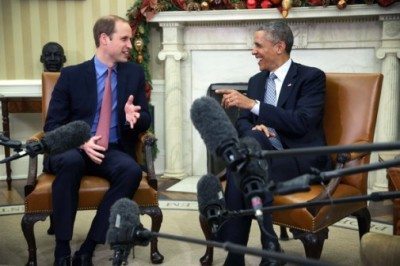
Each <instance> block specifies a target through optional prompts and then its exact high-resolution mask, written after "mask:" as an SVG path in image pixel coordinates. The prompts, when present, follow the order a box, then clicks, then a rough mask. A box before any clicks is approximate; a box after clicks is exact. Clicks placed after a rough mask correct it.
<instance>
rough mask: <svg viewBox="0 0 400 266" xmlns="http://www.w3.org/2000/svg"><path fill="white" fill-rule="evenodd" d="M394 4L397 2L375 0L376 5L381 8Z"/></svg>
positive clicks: (393, 0)
mask: <svg viewBox="0 0 400 266" xmlns="http://www.w3.org/2000/svg"><path fill="white" fill-rule="evenodd" d="M395 2H397V0H377V3H378V5H380V6H381V7H388V6H390V5H391V4H394V3H395Z"/></svg>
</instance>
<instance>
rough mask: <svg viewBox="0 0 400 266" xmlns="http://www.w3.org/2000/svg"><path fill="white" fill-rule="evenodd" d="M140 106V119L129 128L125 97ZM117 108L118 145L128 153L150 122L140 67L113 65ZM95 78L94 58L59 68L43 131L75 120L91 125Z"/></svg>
mask: <svg viewBox="0 0 400 266" xmlns="http://www.w3.org/2000/svg"><path fill="white" fill-rule="evenodd" d="M129 95H133V96H134V104H135V105H140V106H141V111H140V118H139V120H138V121H137V123H136V124H135V126H134V129H130V127H129V125H127V124H126V120H125V111H124V106H125V103H126V101H127V99H128V97H129ZM117 98H118V103H117V110H118V137H119V141H120V144H121V146H122V147H124V149H125V151H126V152H127V153H129V154H131V155H132V154H133V152H134V145H133V143H134V140H135V139H136V138H137V136H138V134H139V133H140V132H143V131H145V130H147V129H148V128H149V126H150V123H151V117H150V113H149V111H148V103H147V99H146V96H145V76H144V71H143V69H142V68H141V67H140V66H139V65H137V64H134V63H131V62H128V63H118V64H117ZM96 103H97V80H96V70H95V66H94V59H92V60H89V61H86V62H83V63H81V64H79V65H75V66H69V67H65V68H63V69H62V70H61V74H60V78H59V79H58V81H57V83H56V85H55V87H54V91H53V93H52V96H51V100H50V104H49V109H48V112H47V118H46V122H45V125H44V131H51V130H54V129H56V128H57V127H59V126H62V125H65V124H67V123H69V122H72V121H76V120H83V121H85V122H86V123H88V124H89V125H90V126H92V124H93V121H94V117H95V114H96Z"/></svg>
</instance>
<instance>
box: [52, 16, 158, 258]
mask: <svg viewBox="0 0 400 266" xmlns="http://www.w3.org/2000/svg"><path fill="white" fill-rule="evenodd" d="M93 34H94V39H95V44H96V53H95V56H94V57H93V59H92V60H89V61H86V62H84V63H82V64H79V65H76V66H70V67H65V68H63V69H62V71H61V75H60V78H59V80H58V82H57V84H56V86H55V88H54V91H53V94H52V97H51V101H50V104H49V109H48V114H47V118H46V122H45V126H44V131H51V130H54V129H56V128H57V127H59V126H62V125H64V124H67V123H69V122H71V121H75V120H83V121H85V122H87V123H88V124H89V125H91V131H92V137H91V139H90V140H89V141H87V142H86V143H84V144H83V145H82V146H81V147H80V148H77V149H71V150H69V151H66V152H64V153H61V154H58V155H53V156H49V157H48V159H47V160H46V161H45V162H44V166H45V170H46V171H49V172H51V173H54V174H55V175H56V179H55V181H54V183H53V186H52V189H53V193H52V195H53V199H52V204H53V221H54V229H55V237H56V247H55V251H54V256H55V261H54V265H70V264H71V257H70V256H71V249H70V244H69V242H70V240H71V238H72V233H73V226H74V221H75V216H76V211H77V205H78V200H79V199H78V190H79V186H80V180H81V178H82V176H83V175H87V174H88V175H98V176H101V177H104V178H105V179H107V180H108V181H109V182H110V189H109V190H108V191H107V193H106V194H105V196H104V198H103V200H102V203H101V204H100V206H99V207H98V209H97V213H96V216H95V217H94V219H93V222H92V225H91V227H90V230H89V233H88V235H87V238H86V240H85V241H84V243H83V244H82V245H81V247H80V249H79V250H78V251H77V252H75V254H74V256H73V259H72V265H92V255H93V252H94V250H95V247H96V245H97V244H99V243H104V242H105V235H106V231H107V229H108V219H109V213H110V207H111V206H112V204H113V203H114V202H115V201H117V200H118V199H120V198H123V197H128V198H131V197H132V196H133V195H134V193H135V192H136V190H137V188H138V186H139V183H140V180H141V176H142V171H141V168H140V166H139V165H138V164H137V163H136V162H135V160H134V159H133V158H132V157H131V156H130V155H129V154H133V150H134V147H133V145H134V140H135V138H136V137H137V136H138V134H139V133H140V132H143V131H145V130H147V129H148V128H149V126H150V123H151V118H150V114H149V111H148V104H147V100H146V97H145V76H144V71H143V70H142V68H141V67H140V66H138V65H136V64H134V63H131V62H128V59H129V56H130V50H131V48H132V44H131V38H132V30H131V27H130V25H129V23H128V21H126V20H125V19H123V18H120V17H117V16H106V17H102V18H100V19H99V20H97V22H96V23H95V25H94V27H93ZM108 84H110V86H108ZM106 88H110V90H108V91H110V94H109V95H110V96H111V104H109V106H111V108H110V109H111V111H110V112H109V113H111V118H110V119H108V121H109V126H108V127H106V128H109V130H107V134H100V133H99V132H98V125H99V124H100V123H99V120H100V116H101V115H100V113H101V109H102V102H103V98H106V97H103V95H104V94H105V91H106ZM107 98H110V97H107ZM104 109H106V108H104ZM108 134H109V137H107V135H108ZM103 141H104V142H103Z"/></svg>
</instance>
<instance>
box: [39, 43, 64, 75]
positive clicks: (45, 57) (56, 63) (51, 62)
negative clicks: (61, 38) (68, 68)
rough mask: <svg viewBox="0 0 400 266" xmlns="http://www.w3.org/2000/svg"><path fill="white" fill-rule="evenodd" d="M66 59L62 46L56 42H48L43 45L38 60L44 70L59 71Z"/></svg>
mask: <svg viewBox="0 0 400 266" xmlns="http://www.w3.org/2000/svg"><path fill="white" fill-rule="evenodd" d="M66 61H67V59H66V57H65V55H64V48H63V47H62V46H61V45H60V44H58V43H56V42H48V43H46V44H45V45H44V46H43V49H42V55H41V56H40V62H42V63H43V66H44V71H47V72H59V71H60V70H61V68H62V66H63V64H64V63H65V62H66Z"/></svg>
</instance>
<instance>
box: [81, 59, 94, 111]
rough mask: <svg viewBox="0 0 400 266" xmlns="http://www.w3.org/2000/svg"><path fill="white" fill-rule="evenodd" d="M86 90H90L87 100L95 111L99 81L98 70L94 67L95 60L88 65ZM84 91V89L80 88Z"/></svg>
mask: <svg viewBox="0 0 400 266" xmlns="http://www.w3.org/2000/svg"><path fill="white" fill-rule="evenodd" d="M85 81H86V88H87V90H89V93H88V94H87V96H88V97H89V98H88V99H87V100H88V102H89V103H91V105H92V106H93V109H94V111H96V107H97V79H96V68H95V67H94V58H93V59H92V60H90V61H89V63H88V64H87V68H86V72H85ZM78 89H82V88H78Z"/></svg>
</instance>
